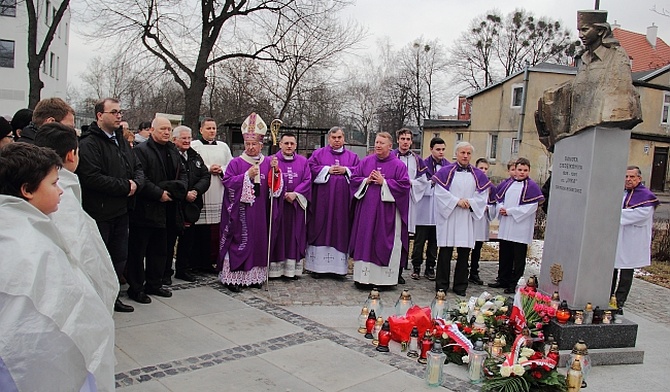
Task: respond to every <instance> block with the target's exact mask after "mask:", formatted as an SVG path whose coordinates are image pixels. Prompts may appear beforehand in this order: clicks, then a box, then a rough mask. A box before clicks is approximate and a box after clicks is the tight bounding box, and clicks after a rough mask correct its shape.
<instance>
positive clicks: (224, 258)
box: [217, 113, 282, 292]
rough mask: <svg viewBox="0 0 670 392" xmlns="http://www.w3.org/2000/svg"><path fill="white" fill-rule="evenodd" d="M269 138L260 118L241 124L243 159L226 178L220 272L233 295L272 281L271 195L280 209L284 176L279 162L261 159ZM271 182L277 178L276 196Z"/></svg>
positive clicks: (236, 161)
mask: <svg viewBox="0 0 670 392" xmlns="http://www.w3.org/2000/svg"><path fill="white" fill-rule="evenodd" d="M266 132H267V126H266V125H265V123H264V122H263V120H262V119H261V118H260V116H258V115H257V114H256V113H251V114H250V115H249V117H247V118H246V120H244V123H243V124H242V135H243V136H244V153H242V155H240V156H239V157H237V158H234V159H233V160H232V161H230V163H229V164H228V167H227V168H226V172H225V174H224V176H223V186H224V192H223V208H222V210H221V243H220V245H219V260H218V263H217V269H218V270H219V271H220V273H219V280H220V281H221V283H223V284H225V285H227V286H228V288H229V289H230V290H231V291H234V292H239V291H240V290H241V289H242V287H243V286H253V287H259V288H260V287H261V285H262V283H263V282H264V281H265V279H266V278H267V262H268V222H269V217H268V211H269V210H270V208H269V204H268V203H270V193H272V202H273V203H275V206H276V203H277V198H278V197H279V196H280V195H281V188H282V176H281V172H280V170H279V168H278V161H277V157H276V156H273V157H272V158H271V159H270V158H267V157H265V156H263V154H261V148H262V147H263V144H262V141H263V136H264V135H265V133H266ZM273 173H274V174H273ZM270 177H274V180H273V181H272V182H271V183H272V185H273V189H272V190H270V186H269V182H270V181H268V180H269V179H270ZM277 211H278V210H277V208H276V207H275V208H273V215H275V216H276V214H277ZM273 218H275V217H273Z"/></svg>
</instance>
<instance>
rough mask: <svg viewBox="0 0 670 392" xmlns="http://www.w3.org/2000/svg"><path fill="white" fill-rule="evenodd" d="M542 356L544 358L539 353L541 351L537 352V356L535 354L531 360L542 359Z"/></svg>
mask: <svg viewBox="0 0 670 392" xmlns="http://www.w3.org/2000/svg"><path fill="white" fill-rule="evenodd" d="M542 356H543V355H542V353H541V352H539V351H535V354H533V355H532V356H531V357H530V359H540V358H542Z"/></svg>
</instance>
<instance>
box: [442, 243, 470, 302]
mask: <svg viewBox="0 0 670 392" xmlns="http://www.w3.org/2000/svg"><path fill="white" fill-rule="evenodd" d="M453 253H454V247H453V246H444V247H440V253H439V254H438V256H437V270H436V271H435V290H436V291H437V290H439V289H442V290H444V291H445V292H446V291H447V290H448V289H449V280H450V279H449V278H450V275H451V255H452V254H453ZM456 255H457V256H456V268H455V269H454V291H465V290H466V289H467V288H468V258H469V257H470V248H456Z"/></svg>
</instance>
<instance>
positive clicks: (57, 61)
mask: <svg viewBox="0 0 670 392" xmlns="http://www.w3.org/2000/svg"><path fill="white" fill-rule="evenodd" d="M58 75H60V56H56V80H58Z"/></svg>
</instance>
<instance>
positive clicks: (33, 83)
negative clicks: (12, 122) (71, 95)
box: [25, 0, 70, 109]
mask: <svg viewBox="0 0 670 392" xmlns="http://www.w3.org/2000/svg"><path fill="white" fill-rule="evenodd" d="M39 2H40V1H39V0H34V1H33V0H25V3H26V10H27V11H28V82H29V88H28V107H29V108H31V109H32V108H34V107H35V105H37V102H39V101H40V99H41V93H42V89H43V88H44V82H42V79H41V77H40V67H41V65H42V63H43V62H44V61H45V59H46V55H47V53H49V47H50V46H51V42H52V41H53V39H54V35H55V34H56V31H57V30H58V25H59V24H60V21H61V20H62V19H63V15H65V11H66V10H67V8H68V6H69V5H70V0H62V1H61V3H60V5H59V6H58V9H56V12H53V10H49V9H46V7H45V9H44V12H46V13H47V14H48V15H50V17H47V20H51V24H50V25H49V29H48V30H47V32H46V34H44V37H38V20H37V18H38V16H39V15H38V13H37V4H38V3H39ZM40 39H41V40H42V42H41V44H40V43H39V41H40ZM38 48H39V49H38Z"/></svg>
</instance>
